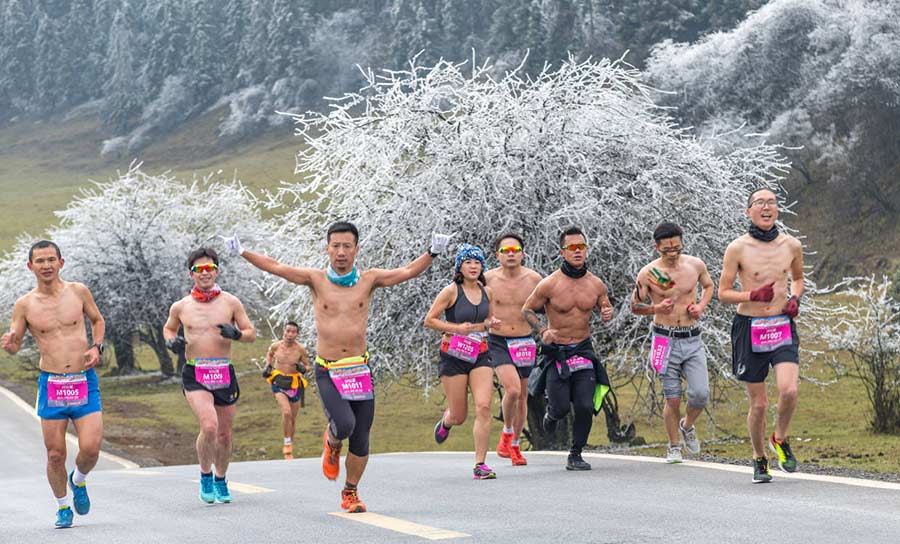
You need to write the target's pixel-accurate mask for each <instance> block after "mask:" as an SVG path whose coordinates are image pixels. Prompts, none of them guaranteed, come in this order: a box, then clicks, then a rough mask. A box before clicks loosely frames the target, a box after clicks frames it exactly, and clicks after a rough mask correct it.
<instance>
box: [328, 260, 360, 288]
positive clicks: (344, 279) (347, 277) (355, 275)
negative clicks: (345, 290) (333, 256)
mask: <svg viewBox="0 0 900 544" xmlns="http://www.w3.org/2000/svg"><path fill="white" fill-rule="evenodd" d="M325 275H326V276H328V279H329V280H331V283H334V284H337V285H340V286H341V287H353V286H354V285H356V282H358V281H359V272H357V271H356V265H353V270H351V271H350V272H347V273H346V274H344V275H343V276H339V275H338V273H337V272H335V271H334V268H331V265H328V268H327V269H326V270H325Z"/></svg>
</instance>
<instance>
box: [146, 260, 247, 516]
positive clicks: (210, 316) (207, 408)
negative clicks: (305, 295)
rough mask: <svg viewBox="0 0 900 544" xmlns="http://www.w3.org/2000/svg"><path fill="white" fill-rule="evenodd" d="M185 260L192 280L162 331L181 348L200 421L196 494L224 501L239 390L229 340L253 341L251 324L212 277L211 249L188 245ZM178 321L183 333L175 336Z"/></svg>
mask: <svg viewBox="0 0 900 544" xmlns="http://www.w3.org/2000/svg"><path fill="white" fill-rule="evenodd" d="M187 263H188V269H189V270H190V277H191V279H192V280H193V281H194V286H193V288H192V289H191V293H190V294H189V295H188V296H186V297H184V298H182V299H181V300H179V301H177V302H175V303H174V304H172V307H171V308H170V309H169V319H168V321H166V324H165V326H164V327H163V336H165V338H166V345H167V346H168V347H169V349H170V350H172V351H173V352H175V353H178V352H180V351H181V350H184V351H185V356H186V357H187V363H186V364H185V365H184V368H182V371H181V382H182V389H183V390H184V396H185V398H186V399H187V401H188V405H189V406H190V407H191V411H192V412H193V413H194V416H195V417H196V418H197V421H198V423H200V434H199V435H198V436H197V459H198V460H199V462H200V500H202V501H203V502H206V503H213V502H220V503H228V502H231V493H230V492H229V491H228V481H227V478H226V475H225V472H226V471H227V470H228V465H229V463H230V462H231V447H232V431H233V428H234V414H235V405H236V403H237V401H238V398H239V397H240V394H241V390H240V387H239V386H238V381H237V375H236V374H235V372H234V366H233V365H232V363H231V343H232V342H253V341H254V340H256V330H255V329H254V328H253V324H252V323H251V322H250V318H248V317H247V312H246V311H245V310H244V305H243V304H241V301H240V300H238V299H237V297H235V296H234V295H232V294H231V293H226V292H224V291H222V289H221V288H220V287H219V285H218V284H217V283H216V279H217V278H218V277H219V256H218V255H217V254H216V252H215V251H214V250H212V249H210V248H200V249H197V250H194V251H193V252H191V254H190V255H188V260H187ZM180 327H184V337H181V336H178V329H179V328H180ZM213 466H215V472H213Z"/></svg>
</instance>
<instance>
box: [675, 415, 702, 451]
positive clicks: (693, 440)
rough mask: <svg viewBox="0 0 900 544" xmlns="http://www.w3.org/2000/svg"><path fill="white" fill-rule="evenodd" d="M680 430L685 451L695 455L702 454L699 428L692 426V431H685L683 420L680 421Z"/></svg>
mask: <svg viewBox="0 0 900 544" xmlns="http://www.w3.org/2000/svg"><path fill="white" fill-rule="evenodd" d="M678 430H679V431H680V432H681V440H683V441H684V449H686V450H687V451H688V453H692V454H694V455H697V454H698V453H700V440H699V439H698V438H697V428H696V427H695V426H693V425H691V428H690V429H685V428H684V419H681V420H679V421H678Z"/></svg>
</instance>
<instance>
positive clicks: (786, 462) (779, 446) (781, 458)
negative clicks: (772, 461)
mask: <svg viewBox="0 0 900 544" xmlns="http://www.w3.org/2000/svg"><path fill="white" fill-rule="evenodd" d="M769 449H770V450H772V453H774V454H775V458H776V459H778V468H780V469H781V470H783V471H785V472H797V458H796V457H794V452H792V451H791V445H790V444H788V441H787V438H785V439H784V440H782V441H781V442H779V441H777V440H775V433H772V436H770V437H769Z"/></svg>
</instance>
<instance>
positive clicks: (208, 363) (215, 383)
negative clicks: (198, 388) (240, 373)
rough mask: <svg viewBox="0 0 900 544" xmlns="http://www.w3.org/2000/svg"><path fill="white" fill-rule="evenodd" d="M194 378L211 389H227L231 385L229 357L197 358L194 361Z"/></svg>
mask: <svg viewBox="0 0 900 544" xmlns="http://www.w3.org/2000/svg"><path fill="white" fill-rule="evenodd" d="M194 379H195V380H197V383H199V384H200V385H202V386H203V387H205V388H206V389H208V390H210V391H215V390H217V389H227V388H228V387H229V386H230V385H231V372H230V371H229V361H228V359H227V358H220V359H197V360H196V362H195V363H194Z"/></svg>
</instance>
